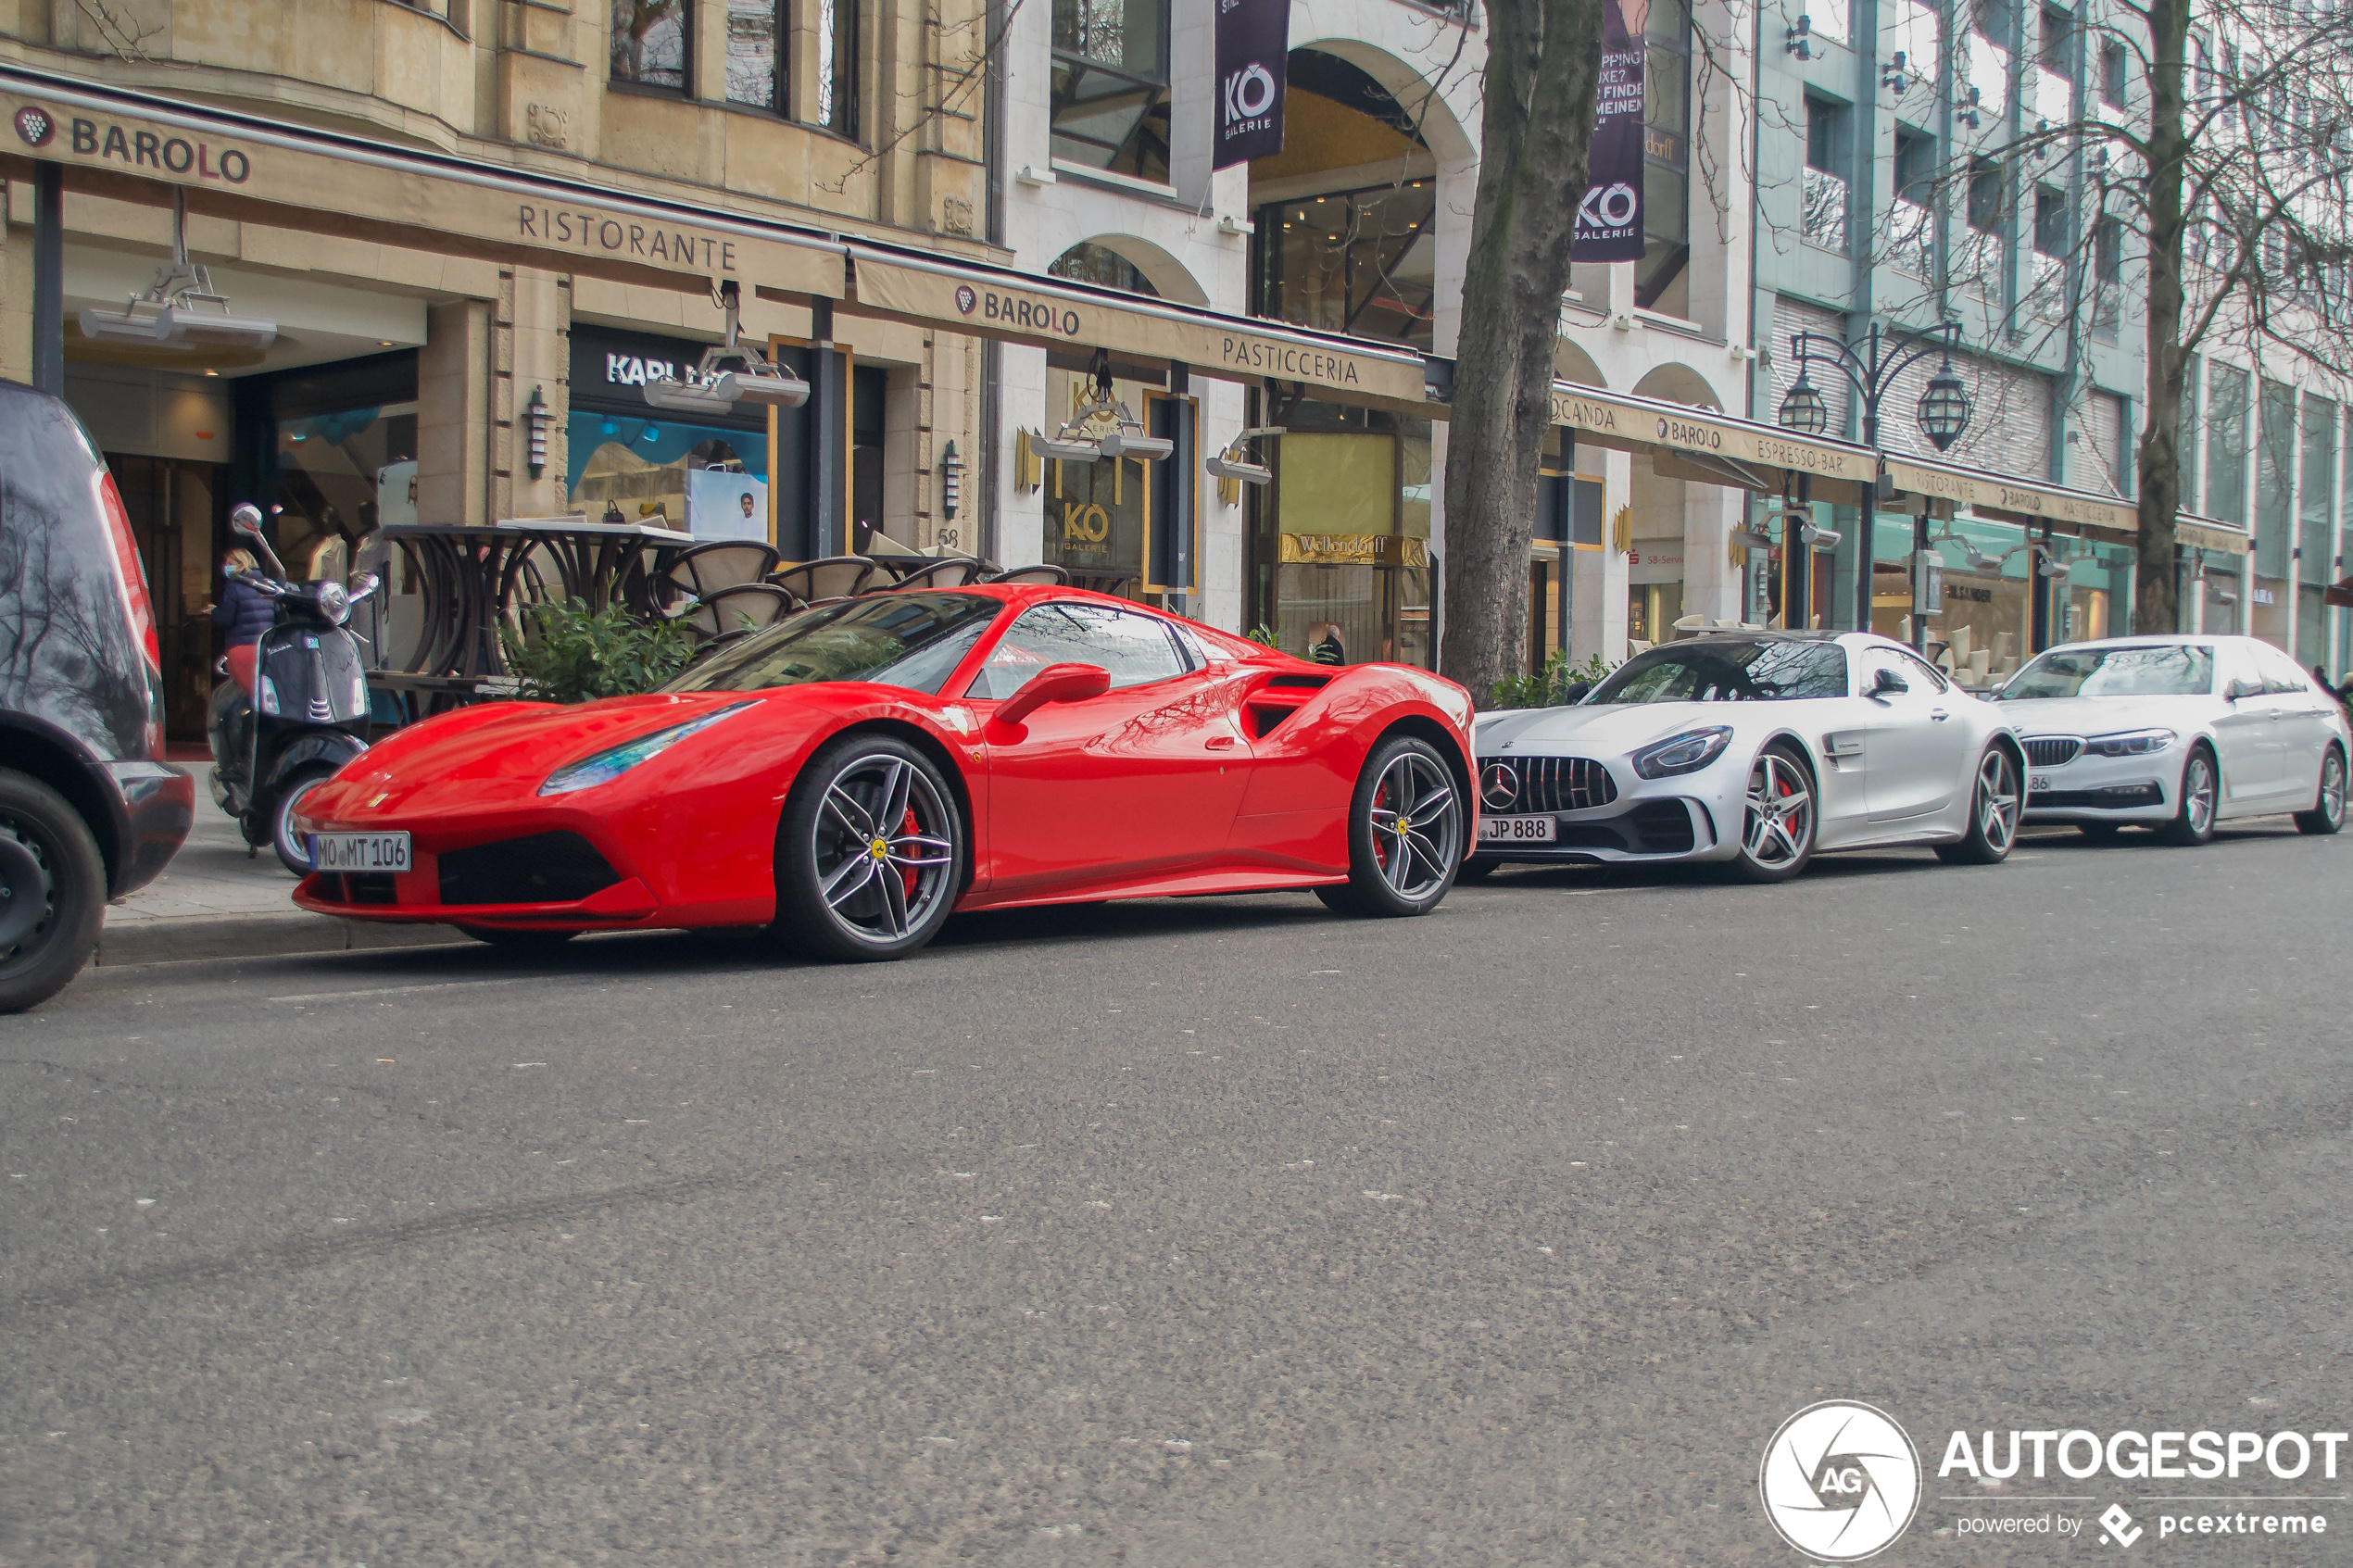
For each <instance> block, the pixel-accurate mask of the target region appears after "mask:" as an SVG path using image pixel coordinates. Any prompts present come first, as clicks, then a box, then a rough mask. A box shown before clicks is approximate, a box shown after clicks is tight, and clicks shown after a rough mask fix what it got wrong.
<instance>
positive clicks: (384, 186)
mask: <svg viewBox="0 0 2353 1568" xmlns="http://www.w3.org/2000/svg"><path fill="white" fill-rule="evenodd" d="M0 115H5V116H6V118H7V120H8V122H9V125H10V127H11V129H12V132H13V134H12V135H8V134H0V155H6V156H7V157H12V158H16V159H37V160H40V161H44V162H52V163H57V164H62V165H64V166H65V167H66V168H67V169H68V170H69V176H68V183H69V184H72V185H75V186H77V188H80V189H83V190H87V191H90V192H92V193H93V194H102V195H120V196H121V197H122V199H125V200H138V199H140V196H139V194H138V192H137V188H136V187H135V186H130V187H127V186H123V185H120V184H117V183H114V182H109V180H108V179H107V177H108V176H120V177H123V178H125V179H129V180H140V181H160V182H165V183H167V184H175V185H179V186H182V187H184V188H185V189H186V190H187V192H188V197H189V206H190V207H192V208H193V209H195V210H196V211H199V212H204V213H208V214H209V215H211V216H216V217H224V218H232V219H237V220H248V221H254V222H262V223H269V224H271V225H273V226H276V227H281V228H287V229H296V230H302V231H307V232H327V233H340V234H348V235H351V236H353V237H359V238H369V239H376V240H380V241H383V242H384V243H389V244H397V245H409V246H412V247H414V248H417V249H420V250H426V251H432V252H437V253H445V254H451V253H454V254H463V255H478V256H484V257H496V258H501V259H504V258H513V259H517V260H522V261H526V262H527V263H529V264H532V265H540V266H547V267H551V268H560V269H561V270H567V271H581V272H590V273H602V274H606V275H610V276H614V277H618V278H623V279H636V280H643V281H647V282H653V281H656V280H657V279H659V278H661V277H662V276H663V275H670V276H672V277H677V278H678V281H679V282H680V283H682V284H683V283H685V282H686V279H688V278H691V279H696V280H706V279H711V278H739V279H744V280H747V281H749V282H753V283H756V284H761V285H765V286H767V287H769V288H772V289H776V290H782V291H786V292H789V293H807V294H819V295H838V294H840V293H841V292H842V286H843V284H842V278H843V267H842V260H841V252H840V248H839V247H838V246H837V245H833V244H831V243H830V242H828V241H826V240H824V238H823V237H821V236H814V235H812V236H811V237H810V238H809V239H808V240H807V241H802V240H800V239H799V238H798V237H795V236H793V235H791V234H789V233H788V232H774V231H772V232H761V226H759V225H755V224H749V223H747V224H743V225H736V224H730V223H714V222H711V221H710V220H708V219H706V218H704V217H702V216H701V215H698V214H694V213H691V212H689V211H686V209H673V208H672V207H669V206H668V205H667V204H664V203H661V202H656V201H643V202H640V201H635V200H632V199H630V198H628V197H625V196H623V197H614V196H612V195H610V194H603V193H591V192H587V191H585V190H581V189H576V188H574V187H573V186H571V185H569V184H567V183H565V182H557V181H549V180H537V179H534V178H533V177H531V176H529V175H527V174H522V173H520V172H516V171H510V170H506V169H499V168H497V166H495V165H484V164H475V163H470V162H467V161H465V160H461V159H451V158H443V157H438V156H436V155H425V154H412V153H409V152H408V151H406V150H405V149H401V148H396V147H390V146H384V145H380V144H372V143H365V142H359V141H357V140H354V139H351V138H347V137H340V136H333V135H327V134H323V133H319V132H309V131H308V130H306V129H305V128H303V127H299V126H294V125H286V126H283V127H281V126H278V125H275V124H274V123H267V124H257V122H255V121H254V120H252V119H249V118H246V117H242V116H241V117H234V118H231V117H226V116H222V117H214V116H211V115H208V114H207V113H206V112H205V111H204V110H202V109H199V108H195V107H182V106H178V105H166V104H162V103H159V102H153V101H145V100H140V101H133V102H131V103H127V104H126V103H119V102H108V101H106V100H104V99H102V98H101V97H100V95H99V94H96V93H94V92H93V93H89V94H83V93H80V92H76V91H70V90H69V91H61V92H58V93H56V94H42V95H38V96H36V95H33V94H30V93H27V92H23V91H20V90H19V88H18V85H17V84H16V83H13V82H9V81H7V80H6V76H5V75H4V74H0ZM574 197H585V199H572V198H574ZM680 275H684V276H680ZM693 286H697V287H699V286H702V285H701V284H700V283H696V284H695V285H693Z"/></svg>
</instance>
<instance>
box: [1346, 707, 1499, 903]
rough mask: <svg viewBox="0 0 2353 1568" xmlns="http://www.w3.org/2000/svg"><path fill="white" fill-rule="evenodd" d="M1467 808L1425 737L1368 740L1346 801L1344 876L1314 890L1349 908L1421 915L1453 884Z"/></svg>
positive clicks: (1449, 773) (1458, 863)
mask: <svg viewBox="0 0 2353 1568" xmlns="http://www.w3.org/2000/svg"><path fill="white" fill-rule="evenodd" d="M1467 820H1468V813H1467V812H1466V810H1465V809H1464V806H1463V792H1462V790H1461V788H1460V787H1459V786H1458V784H1457V783H1456V780H1455V777H1454V773H1453V770H1452V769H1451V768H1449V767H1447V765H1446V759H1444V758H1443V757H1441V756H1440V755H1439V754H1438V750H1437V748H1436V747H1435V746H1431V745H1430V744H1429V743H1428V741H1424V740H1417V739H1416V738H1415V737H1414V736H1412V735H1398V734H1393V735H1390V737H1389V738H1388V739H1386V740H1384V741H1382V742H1381V743H1380V744H1379V745H1378V746H1375V747H1373V754H1372V756H1371V757H1369V758H1367V759H1365V771H1363V772H1362V773H1360V774H1359V775H1358V776H1357V779H1356V793H1355V796H1354V797H1353V799H1351V800H1350V802H1349V807H1348V880H1347V881H1346V882H1345V883H1342V884H1338V885H1336V886H1331V887H1319V888H1317V889H1315V897H1318V898H1321V899H1322V900H1323V901H1324V903H1325V904H1326V906H1327V907H1328V908H1330V909H1337V910H1339V911H1340V913H1342V914H1351V915H1381V916H1394V915H1426V914H1428V913H1429V911H1430V910H1432V909H1436V908H1438V905H1439V901H1440V900H1441V899H1442V898H1444V897H1446V890H1447V889H1448V888H1450V887H1452V886H1453V885H1454V872H1455V869H1456V868H1457V867H1458V866H1460V865H1461V863H1462V859H1463V834H1464V828H1465V824H1466V822H1467Z"/></svg>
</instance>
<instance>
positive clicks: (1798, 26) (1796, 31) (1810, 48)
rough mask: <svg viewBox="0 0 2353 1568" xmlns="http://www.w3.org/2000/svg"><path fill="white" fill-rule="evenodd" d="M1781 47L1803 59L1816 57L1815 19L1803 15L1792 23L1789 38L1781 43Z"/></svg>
mask: <svg viewBox="0 0 2353 1568" xmlns="http://www.w3.org/2000/svg"><path fill="white" fill-rule="evenodd" d="M1781 47H1782V48H1784V49H1786V50H1788V51H1789V52H1790V53H1791V54H1793V55H1795V56H1797V57H1798V58H1799V59H1801V60H1810V59H1812V58H1813V57H1814V19H1813V18H1812V17H1806V16H1801V17H1799V18H1798V19H1797V20H1796V21H1795V22H1793V23H1792V24H1791V26H1790V30H1789V38H1788V40H1787V41H1786V42H1784V43H1783V44H1781Z"/></svg>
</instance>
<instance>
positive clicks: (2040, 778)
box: [2026, 773, 2058, 795]
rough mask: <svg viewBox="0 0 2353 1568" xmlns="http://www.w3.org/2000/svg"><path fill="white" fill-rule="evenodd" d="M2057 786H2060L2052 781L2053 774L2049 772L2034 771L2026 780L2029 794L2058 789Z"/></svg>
mask: <svg viewBox="0 0 2353 1568" xmlns="http://www.w3.org/2000/svg"><path fill="white" fill-rule="evenodd" d="M2057 787H2058V786H2057V784H2053V783H2051V775H2050V774H2048V773H2034V774H2032V775H2030V776H2029V777H2028V778H2027V781H2026V793H2027V794H2029V795H2040V794H2042V793H2043V792H2044V791H2045V790H2046V789H2057Z"/></svg>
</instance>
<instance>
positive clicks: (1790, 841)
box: [1732, 742, 1815, 882]
mask: <svg viewBox="0 0 2353 1568" xmlns="http://www.w3.org/2000/svg"><path fill="white" fill-rule="evenodd" d="M1814 828H1815V815H1814V776H1813V775H1812V774H1811V773H1809V772H1808V771H1806V764H1805V762H1804V761H1803V760H1802V759H1800V758H1799V757H1798V755H1797V753H1796V752H1795V750H1793V748H1792V747H1791V746H1789V745H1788V744H1787V743H1786V742H1776V743H1775V744H1774V745H1771V746H1767V747H1766V748H1765V749H1764V750H1762V751H1760V752H1758V753H1757V754H1756V760H1755V761H1754V762H1752V763H1750V764H1749V765H1748V800H1747V804H1746V806H1745V807H1744V808H1743V810H1742V812H1741V852H1740V853H1739V854H1738V855H1735V856H1734V857H1732V874H1733V875H1735V876H1737V877H1739V878H1740V879H1741V880H1742V881H1743V882H1787V881H1788V880H1789V879H1790V878H1792V877H1793V876H1795V875H1796V874H1797V873H1798V872H1802V871H1804V870H1805V869H1806V861H1808V860H1810V859H1813V858H1814Z"/></svg>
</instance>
